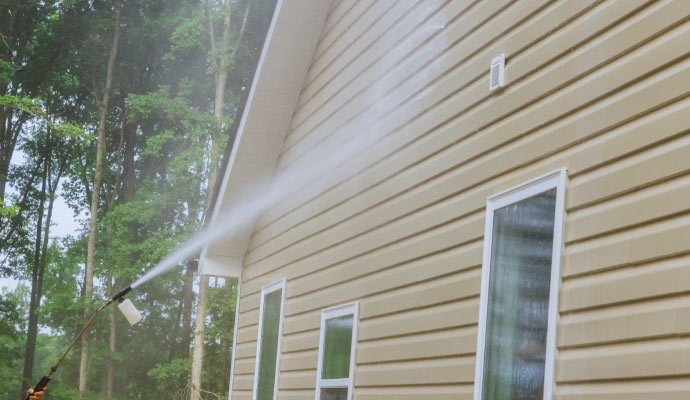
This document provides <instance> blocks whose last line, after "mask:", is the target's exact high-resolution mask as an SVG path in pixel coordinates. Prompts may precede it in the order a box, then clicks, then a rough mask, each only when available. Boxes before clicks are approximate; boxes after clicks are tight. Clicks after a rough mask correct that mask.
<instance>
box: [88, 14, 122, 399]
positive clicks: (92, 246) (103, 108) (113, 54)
mask: <svg viewBox="0 0 690 400" xmlns="http://www.w3.org/2000/svg"><path fill="white" fill-rule="evenodd" d="M121 10H122V0H117V1H116V3H115V24H114V26H115V27H114V32H113V41H112V45H111V49H110V56H109V57H108V70H107V72H106V78H105V89H104V91H103V101H102V102H101V104H100V107H99V108H100V109H99V115H100V119H99V122H98V142H97V150H96V166H95V170H96V175H95V177H94V180H93V192H92V193H91V219H90V222H89V241H88V246H87V255H86V271H85V275H84V276H85V278H84V297H85V299H86V302H87V308H86V309H85V310H84V323H86V321H88V319H89V318H90V316H91V310H90V307H89V305H90V304H91V295H92V292H93V265H94V261H95V255H94V253H95V251H96V232H97V231H96V223H97V220H98V203H99V199H100V198H99V196H100V190H101V179H102V175H103V153H105V123H106V119H105V118H106V112H107V111H108V101H109V100H110V89H111V87H112V83H113V69H114V68H115V59H116V58H117V48H118V44H119V41H120V12H121ZM88 362H89V332H85V333H84V336H82V340H81V363H80V364H79V391H80V392H85V391H86V385H87V383H88Z"/></svg>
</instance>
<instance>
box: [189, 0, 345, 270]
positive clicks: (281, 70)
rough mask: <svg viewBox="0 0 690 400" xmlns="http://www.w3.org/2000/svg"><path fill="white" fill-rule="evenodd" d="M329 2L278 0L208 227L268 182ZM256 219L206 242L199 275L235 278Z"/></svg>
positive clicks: (326, 0) (221, 221)
mask: <svg viewBox="0 0 690 400" xmlns="http://www.w3.org/2000/svg"><path fill="white" fill-rule="evenodd" d="M331 1H332V0H278V2H277V4H276V8H275V12H274V14H273V19H272V21H271V26H270V27H269V30H268V34H267V36H266V41H265V43H264V46H263V49H262V53H261V57H260V59H259V63H258V65H257V69H256V73H255V75H254V80H253V82H252V86H251V88H250V92H249V97H248V98H247V104H246V106H245V108H244V112H243V113H242V116H241V120H240V125H239V126H238V130H237V136H236V138H235V141H234V143H233V148H232V152H231V153H230V159H229V161H228V163H227V167H226V168H225V170H224V171H221V174H222V179H223V181H222V184H221V186H220V191H219V192H218V194H217V196H218V197H217V199H216V203H215V207H214V209H213V212H212V215H211V220H210V225H211V226H216V225H217V224H223V223H233V222H232V221H223V217H222V216H223V215H227V214H228V213H229V212H230V211H231V210H234V209H238V208H241V207H242V206H244V205H245V204H247V202H249V201H251V199H252V198H255V196H257V195H258V194H259V193H260V192H261V190H264V189H265V186H264V187H263V188H262V185H261V183H266V182H269V181H270V178H271V177H272V176H273V173H274V169H275V165H276V162H277V160H278V156H279V154H280V149H281V147H282V144H283V140H284V138H285V135H286V133H287V130H288V127H289V124H290V120H291V118H292V115H293V113H294V110H295V106H296V104H297V100H298V97H299V94H300V92H301V90H302V86H303V84H304V81H305V78H306V75H307V71H308V69H309V66H310V64H311V61H312V59H313V55H314V50H315V49H316V45H317V43H318V40H319V37H320V35H321V30H322V29H323V25H324V22H325V20H326V15H327V14H328V10H329V8H330V6H331ZM255 222H256V219H255V218H252V220H251V221H249V223H242V224H241V225H242V226H241V228H240V229H233V230H230V233H229V234H226V235H223V236H222V237H220V238H218V239H216V240H215V241H213V242H212V243H209V244H208V245H207V246H205V247H204V248H203V250H202V252H201V258H200V260H199V272H200V274H202V275H212V276H223V277H239V276H240V272H241V270H242V259H243V257H244V253H245V251H246V250H247V245H248V244H249V239H250V237H251V234H252V232H253V230H254V224H255Z"/></svg>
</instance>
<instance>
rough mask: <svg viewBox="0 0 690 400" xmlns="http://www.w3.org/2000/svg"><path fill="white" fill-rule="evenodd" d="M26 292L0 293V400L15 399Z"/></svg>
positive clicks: (21, 287) (22, 337)
mask: <svg viewBox="0 0 690 400" xmlns="http://www.w3.org/2000/svg"><path fill="white" fill-rule="evenodd" d="M27 298H28V288H27V287H26V286H24V285H19V286H17V288H16V289H15V290H13V291H12V290H8V289H7V288H4V287H3V288H2V289H1V290H0V315H2V318H0V354H2V360H3V361H2V362H1V363H0V400H7V399H10V398H11V399H12V400H14V399H15V398H16V396H17V393H18V390H17V388H18V387H19V383H20V378H21V376H20V375H19V374H17V371H18V370H19V369H21V365H22V357H23V355H24V354H23V352H24V341H25V340H26V339H25V335H24V334H25V332H24V330H23V326H24V320H23V319H24V315H25V313H26V311H27V309H28V304H27V301H26V300H27Z"/></svg>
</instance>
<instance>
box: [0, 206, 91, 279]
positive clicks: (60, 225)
mask: <svg viewBox="0 0 690 400" xmlns="http://www.w3.org/2000/svg"><path fill="white" fill-rule="evenodd" d="M53 207H54V208H53V216H52V220H53V224H52V226H51V228H50V237H51V240H52V239H54V238H57V237H65V236H68V235H76V233H77V231H78V230H79V227H80V224H79V220H80V219H84V218H86V217H87V216H88V213H86V212H82V213H81V215H79V216H77V217H75V216H74V213H73V212H72V209H70V208H69V206H67V204H66V203H65V201H64V199H63V198H62V196H58V198H57V199H55V204H54V205H53ZM25 283H26V284H29V285H30V282H28V281H27V282H25ZM18 284H19V281H18V280H16V279H11V278H4V277H0V288H2V287H7V288H10V289H14V288H16V287H17V285H18Z"/></svg>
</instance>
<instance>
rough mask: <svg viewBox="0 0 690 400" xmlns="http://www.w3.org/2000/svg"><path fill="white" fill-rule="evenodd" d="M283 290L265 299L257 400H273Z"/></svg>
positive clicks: (272, 293)
mask: <svg viewBox="0 0 690 400" xmlns="http://www.w3.org/2000/svg"><path fill="white" fill-rule="evenodd" d="M282 297H283V290H282V289H279V290H276V291H274V292H271V293H269V294H267V295H266V296H265V297H264V314H263V323H262V325H261V351H260V353H259V360H260V361H259V378H258V379H259V382H258V384H257V394H256V398H257V400H273V389H274V387H275V381H276V361H277V356H278V339H279V338H278V328H279V327H280V303H281V301H282Z"/></svg>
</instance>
